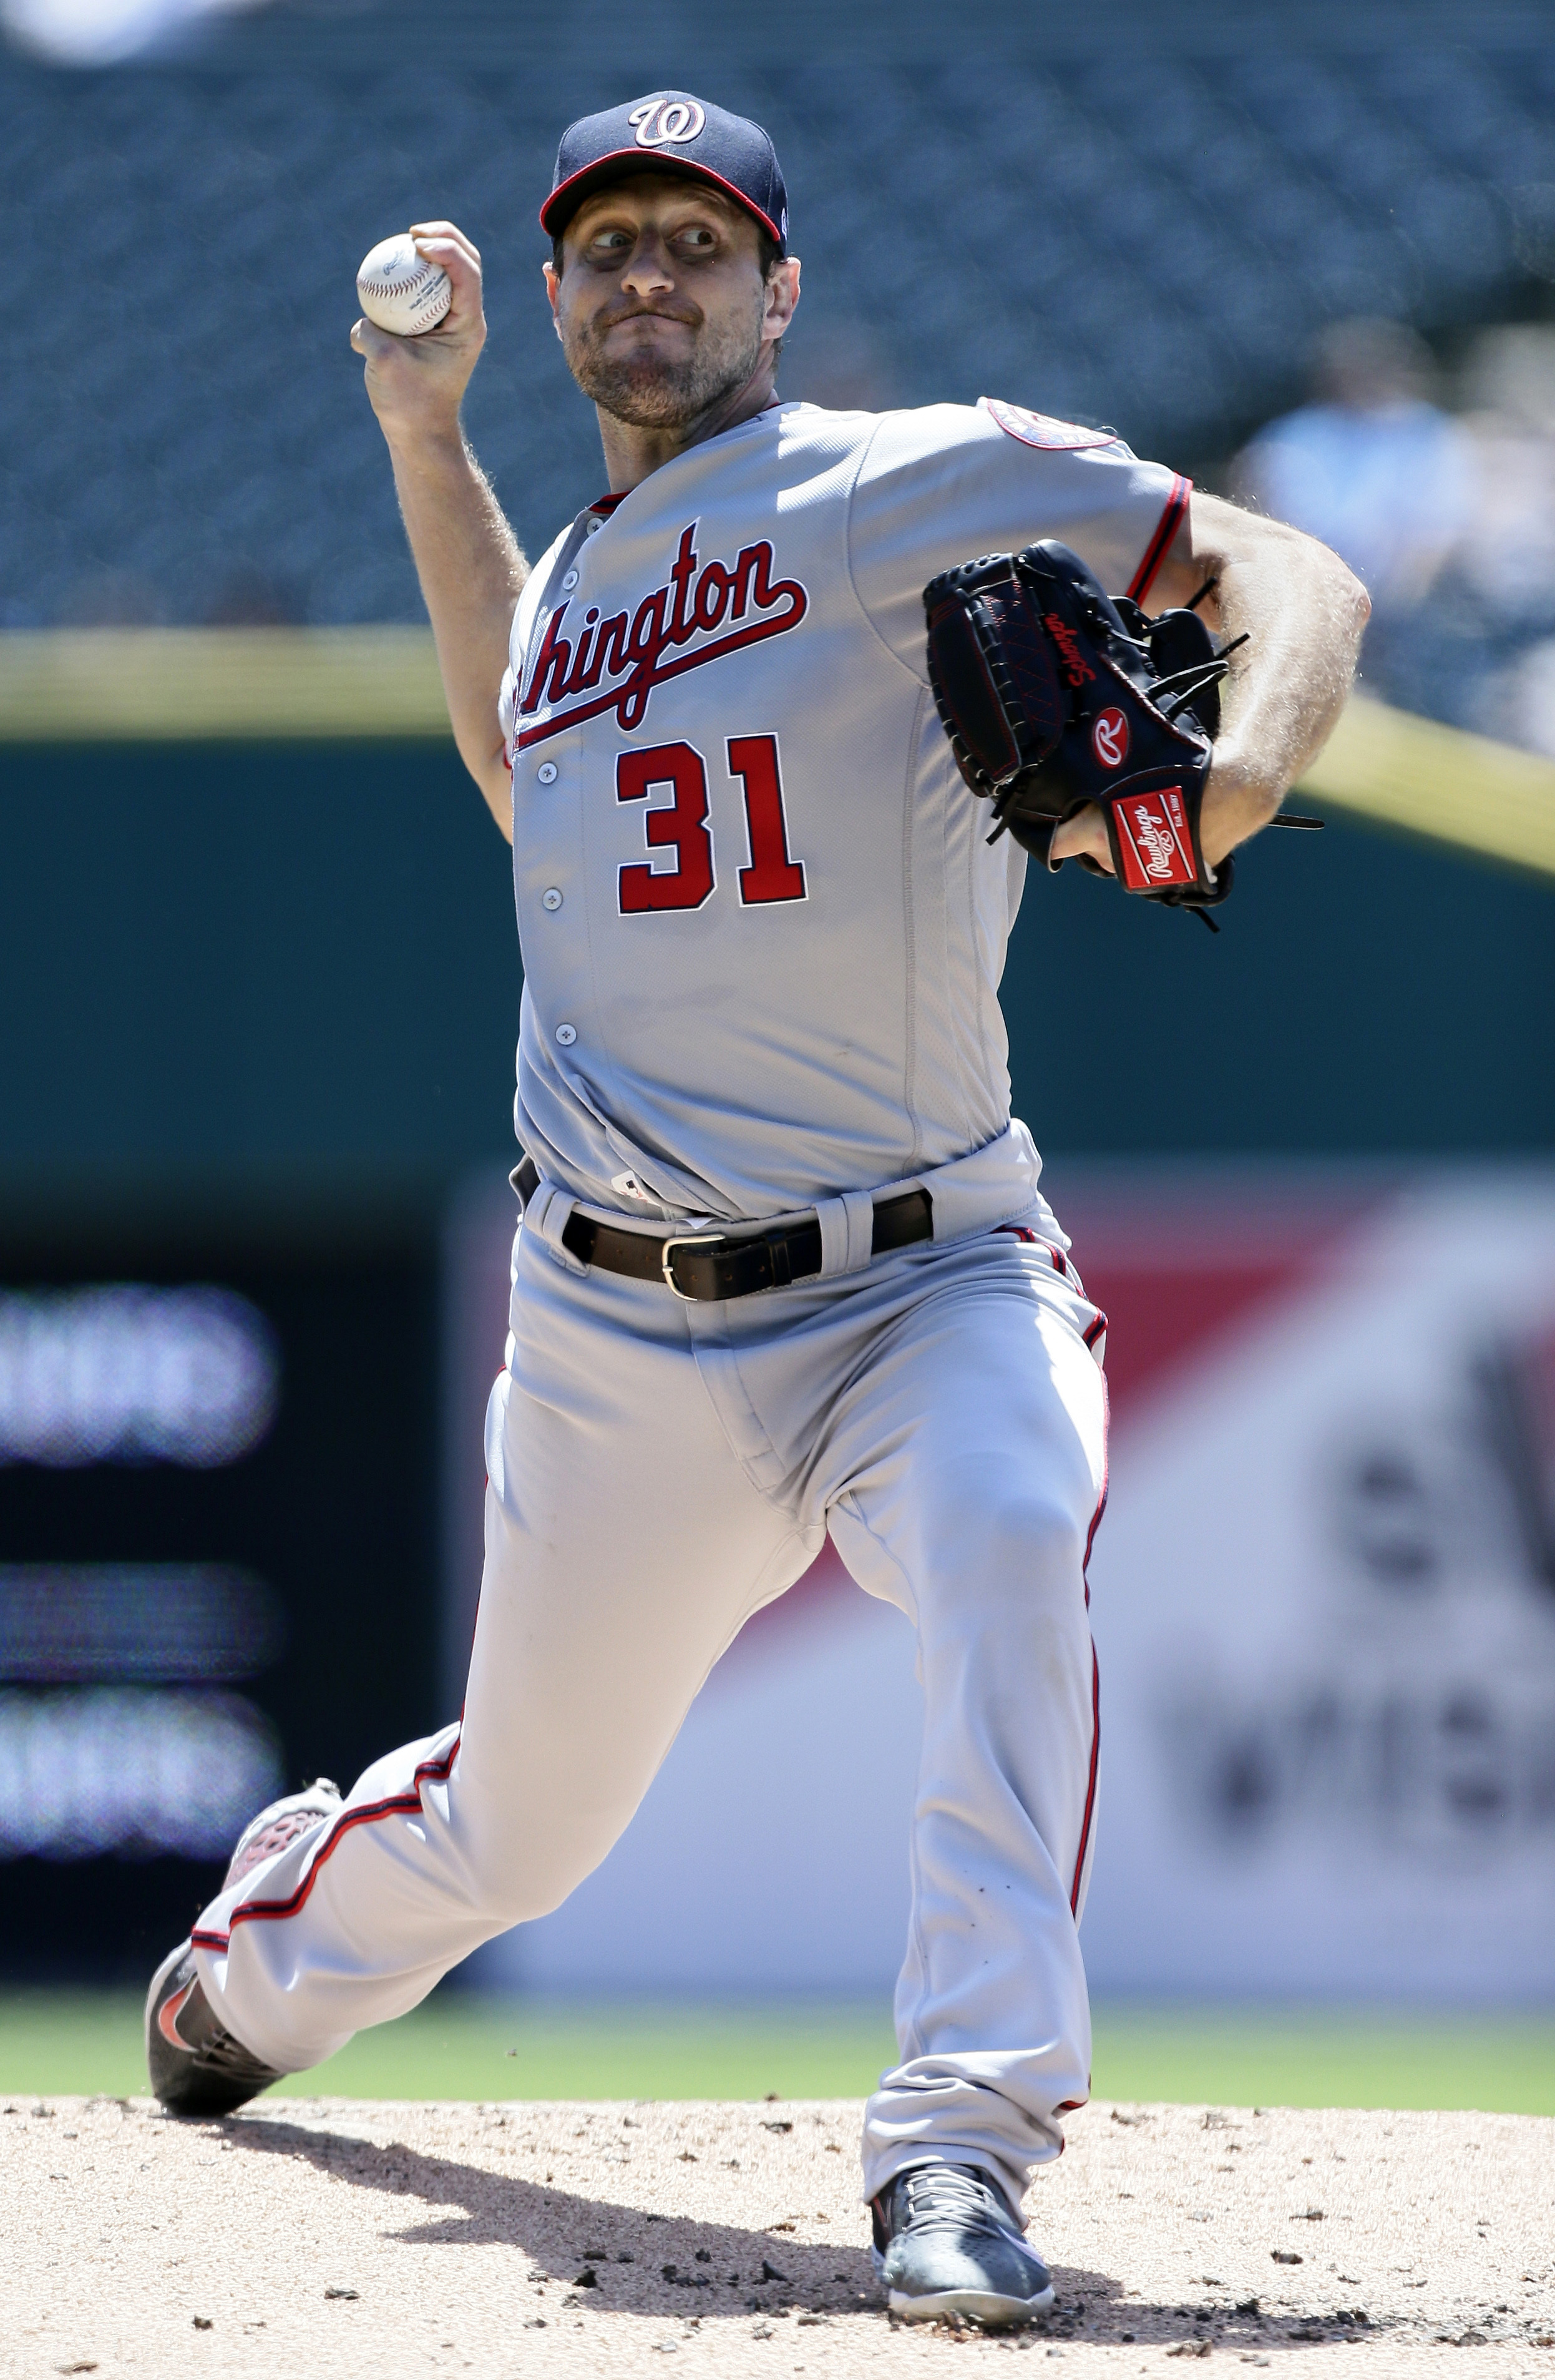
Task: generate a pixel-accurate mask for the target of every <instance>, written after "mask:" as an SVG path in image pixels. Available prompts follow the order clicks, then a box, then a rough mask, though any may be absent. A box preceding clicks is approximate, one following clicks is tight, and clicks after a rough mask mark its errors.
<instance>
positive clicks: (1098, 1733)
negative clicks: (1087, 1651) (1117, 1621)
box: [1069, 1379, 1108, 1917]
mask: <svg viewBox="0 0 1555 2380" xmlns="http://www.w3.org/2000/svg"><path fill="white" fill-rule="evenodd" d="M1102 1394H1103V1398H1104V1397H1105V1395H1106V1382H1105V1380H1104V1379H1103V1384H1102ZM1105 1427H1106V1423H1105V1419H1104V1418H1103V1430H1104V1429H1105ZM1104 1446H1105V1440H1104V1439H1103V1449H1104ZM1107 1479H1108V1470H1107V1456H1106V1453H1105V1451H1103V1457H1102V1493H1101V1495H1100V1496H1099V1497H1098V1498H1097V1500H1096V1510H1095V1511H1094V1512H1092V1514H1091V1526H1090V1528H1089V1529H1088V1530H1087V1532H1086V1536H1085V1554H1084V1558H1083V1559H1082V1560H1081V1562H1080V1566H1079V1567H1080V1576H1081V1577H1082V1578H1083V1579H1084V1581H1085V1608H1086V1609H1087V1611H1089V1610H1090V1609H1091V1547H1092V1546H1093V1545H1094V1544H1095V1542H1096V1532H1097V1530H1098V1529H1099V1528H1100V1527H1101V1525H1102V1515H1103V1512H1105V1511H1106V1509H1107ZM1101 1751H1102V1665H1101V1663H1100V1662H1099V1661H1098V1660H1097V1658H1096V1639H1095V1637H1094V1636H1092V1638H1091V1773H1090V1775H1089V1777H1088V1778H1087V1779H1086V1785H1085V1815H1084V1817H1083V1818H1082V1819H1081V1821H1080V1829H1079V1852H1078V1853H1077V1855H1076V1858H1075V1876H1074V1882H1073V1883H1072V1884H1071V1885H1070V1887H1069V1913H1070V1915H1071V1916H1076V1917H1078V1916H1079V1886H1080V1878H1081V1877H1082V1876H1084V1874H1085V1854H1086V1852H1088V1851H1089V1850H1090V1848H1091V1819H1092V1817H1093V1816H1094V1815H1095V1810H1096V1767H1097V1762H1098V1760H1099V1758H1100V1756H1101Z"/></svg>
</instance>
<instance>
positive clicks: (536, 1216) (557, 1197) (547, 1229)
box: [524, 1180, 588, 1275]
mask: <svg viewBox="0 0 1555 2380" xmlns="http://www.w3.org/2000/svg"><path fill="white" fill-rule="evenodd" d="M577 1203H578V1202H577V1200H576V1199H575V1198H574V1197H573V1194H572V1192H571V1191H570V1190H562V1189H561V1188H559V1187H558V1185H557V1184H555V1183H554V1182H547V1181H544V1180H542V1181H541V1183H540V1184H539V1187H538V1188H537V1189H536V1192H535V1195H534V1196H533V1197H532V1198H531V1199H530V1200H529V1203H528V1205H527V1206H526V1207H525V1208H524V1230H525V1231H526V1232H533V1233H535V1234H536V1238H538V1239H540V1240H543V1241H544V1243H545V1245H546V1246H547V1247H548V1249H549V1251H550V1253H551V1255H552V1256H553V1257H555V1258H556V1261H557V1263H558V1264H560V1265H565V1267H566V1268H567V1270H568V1271H569V1272H575V1273H578V1274H579V1275H582V1274H585V1273H586V1272H587V1270H588V1267H587V1266H586V1265H585V1264H580V1263H579V1262H578V1259H577V1257H575V1256H574V1255H573V1251H572V1249H571V1248H569V1247H564V1246H563V1245H562V1240H561V1234H562V1233H563V1232H564V1231H565V1230H566V1228H567V1224H568V1221H569V1219H570V1218H571V1216H572V1212H573V1208H574V1207H575V1206H576V1205H577Z"/></svg>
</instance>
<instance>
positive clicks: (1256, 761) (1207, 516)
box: [1162, 495, 1370, 867]
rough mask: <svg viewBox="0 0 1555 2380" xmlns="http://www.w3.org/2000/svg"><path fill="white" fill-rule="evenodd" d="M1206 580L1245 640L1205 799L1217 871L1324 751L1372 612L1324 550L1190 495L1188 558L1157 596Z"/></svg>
mask: <svg viewBox="0 0 1555 2380" xmlns="http://www.w3.org/2000/svg"><path fill="white" fill-rule="evenodd" d="M1209 577H1213V578H1214V580H1215V582H1216V584H1215V590H1214V596H1213V598H1212V601H1213V604H1214V607H1215V614H1216V615H1217V616H1216V617H1215V625H1217V626H1218V628H1219V630H1220V632H1221V635H1222V637H1223V638H1229V637H1240V636H1244V635H1245V636H1246V637H1248V643H1247V644H1246V645H1244V646H1243V647H1242V648H1241V650H1239V651H1238V652H1236V653H1235V654H1234V655H1233V656H1232V659H1231V675H1230V677H1229V679H1228V680H1227V683H1226V686H1225V693H1224V723H1223V726H1222V729H1221V734H1220V736H1219V738H1218V740H1217V742H1216V745H1215V757H1214V764H1213V766H1212V768H1211V771H1210V778H1209V782H1208V784H1207V785H1206V787H1205V791H1204V807H1203V811H1202V818H1201V827H1200V832H1201V834H1202V837H1203V843H1204V854H1205V857H1206V858H1207V859H1208V860H1209V862H1210V865H1211V867H1213V866H1214V865H1215V864H1216V862H1217V861H1219V860H1221V859H1223V858H1224V856H1225V855H1226V853H1227V852H1228V851H1230V850H1232V849H1233V848H1234V847H1235V846H1236V844H1239V843H1242V842H1245V841H1246V840H1247V838H1248V835H1250V834H1255V833H1256V832H1258V830H1259V828H1260V827H1261V826H1266V825H1267V824H1268V822H1269V820H1271V819H1272V817H1273V815H1274V812H1275V811H1276V809H1278V807H1279V806H1280V802H1281V800H1282V798H1283V796H1284V795H1285V794H1286V793H1287V792H1288V791H1289V789H1290V787H1291V786H1292V785H1293V784H1294V783H1296V779H1297V778H1298V777H1299V776H1300V774H1301V772H1302V771H1303V770H1304V769H1305V768H1306V767H1307V765H1308V761H1310V760H1311V759H1313V758H1314V756H1315V755H1316V754H1317V753H1318V752H1319V751H1320V748H1321V747H1322V745H1323V744H1324V742H1325V741H1326V740H1327V738H1328V735H1330V733H1331V731H1332V727H1333V725H1334V722H1335V721H1336V720H1337V719H1338V717H1339V714H1340V712H1341V710H1343V709H1344V702H1345V699H1346V698H1347V696H1348V694H1349V691H1350V684H1351V680H1352V678H1353V677H1354V675H1355V667H1356V653H1357V651H1358V650H1359V647H1360V639H1361V632H1362V630H1363V629H1364V627H1365V625H1366V622H1367V615H1368V611H1369V609H1370V606H1369V604H1368V601H1367V595H1366V590H1365V589H1364V588H1363V587H1362V586H1361V584H1360V582H1359V580H1358V579H1356V577H1353V576H1352V574H1351V573H1350V572H1349V571H1348V570H1347V569H1346V568H1345V566H1344V564H1343V563H1342V562H1341V561H1340V559H1339V557H1338V555H1337V554H1334V553H1330V551H1329V549H1328V548H1327V546H1324V545H1320V544H1318V542H1317V541H1316V540H1315V539H1313V538H1309V537H1304V536H1302V535H1301V533H1300V532H1299V531H1298V530H1296V529H1290V528H1282V527H1281V526H1280V525H1279V524H1278V523H1277V522H1273V521H1267V520H1263V519H1260V518H1259V517H1258V516H1256V515H1253V514H1248V513H1244V512H1239V511H1237V510H1236V507H1235V506H1234V505H1231V504H1222V503H1220V502H1219V501H1218V500H1217V499H1216V498H1214V497H1200V496H1197V495H1196V496H1195V497H1194V499H1193V520H1192V547H1191V552H1190V553H1187V554H1185V555H1182V556H1180V557H1174V565H1173V571H1172V576H1171V579H1170V581H1169V583H1168V584H1167V585H1166V586H1165V587H1163V589H1162V594H1163V598H1164V600H1165V601H1169V602H1171V601H1175V602H1182V601H1186V600H1187V598H1188V597H1190V596H1191V595H1192V594H1193V593H1194V592H1196V590H1197V588H1198V586H1199V585H1201V584H1202V582H1203V580H1204V579H1205V578H1209ZM1190 578H1191V579H1192V580H1193V581H1194V584H1193V585H1192V586H1189V585H1188V584H1187V581H1188V579H1190Z"/></svg>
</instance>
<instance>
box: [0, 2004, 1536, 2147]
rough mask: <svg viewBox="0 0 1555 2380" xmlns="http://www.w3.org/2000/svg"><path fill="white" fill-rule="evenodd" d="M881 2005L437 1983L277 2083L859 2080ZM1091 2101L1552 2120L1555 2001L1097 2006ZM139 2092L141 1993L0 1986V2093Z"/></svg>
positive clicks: (306, 2088) (847, 2086)
mask: <svg viewBox="0 0 1555 2380" xmlns="http://www.w3.org/2000/svg"><path fill="white" fill-rule="evenodd" d="M892 2056H893V2050H892V2043H891V2033H890V2022H889V2017H888V2015H887V2012H886V2010H885V2009H884V2008H883V2007H879V2006H875V2005H874V2004H858V2003H854V2004H850V2005H843V2006H838V2007H821V2006H813V2005H810V2004H806V2003H799V2004H790V2005H789V2006H787V2007H777V2008H771V2009H753V2008H728V2007H725V2008H698V2007H660V2006H642V2007H622V2006H619V2005H617V2006H609V2005H596V2006H592V2007H590V2006H586V2005H585V2006H582V2007H579V2006H574V2005H567V2006H562V2005H559V2004H557V2003H554V2002H551V2003H547V2002H535V2001H523V2002H513V2003H508V2002H502V2001H498V2000H490V1999H483V1998H477V1997H476V1996H475V1995H473V1994H463V1993H459V1992H456V1991H448V1992H441V1993H439V1994H436V1995H435V1996H434V1997H433V1998H432V1999H431V2000H429V2001H428V2004H427V2006H426V2007H425V2008H422V2009H418V2010H416V2011H415V2012H414V2013H413V2014H412V2015H410V2016H407V2017H402V2018H401V2020H400V2021H399V2022H398V2023H397V2024H390V2025H381V2026H380V2027H378V2028H376V2029H375V2030H374V2031H373V2032H371V2033H365V2034H358V2035H357V2037H356V2040H355V2041H353V2042H352V2043H350V2044H349V2046H347V2047H346V2048H344V2049H343V2050H342V2051H341V2053H340V2055H339V2057H338V2058H331V2059H330V2061H329V2063H328V2064H327V2065H324V2066H320V2067H317V2068H315V2069H314V2070H313V2071H312V2072H311V2073H309V2074H304V2075H298V2076H296V2077H295V2078H294V2079H292V2080H290V2081H288V2082H285V2083H282V2084H281V2085H280V2086H279V2087H280V2090H281V2091H282V2092H283V2093H290V2094H293V2095H304V2096H306V2095H315V2094H316V2095H320V2096H328V2097H338V2098H362V2099H547V2098H557V2099H693V2098H696V2099H703V2098H706V2099H759V2098H763V2097H765V2095H766V2094H767V2093H768V2092H774V2091H775V2092H777V2093H778V2095H779V2096H780V2097H782V2098H785V2099H797V2098H831V2097H850V2096H856V2095H862V2093H864V2092H866V2091H868V2090H869V2088H870V2087H871V2085H872V2083H874V2078H875V2076H876V2075H877V2074H878V2073H879V2071H880V2070H881V2068H882V2067H883V2066H885V2065H886V2064H887V2063H889V2061H890V2059H891V2058H892ZM1093 2081H1094V2087H1095V2092H1096V2095H1097V2097H1098V2098H1104V2099H1177V2100H1187V2101H1190V2102H1195V2101H1209V2102H1211V2103H1214V2104H1218V2105H1221V2106H1226V2107H1231V2106H1239V2107H1250V2106H1257V2107H1481V2108H1486V2109H1491V2110H1500V2109H1504V2110H1506V2111H1508V2112H1511V2113H1513V2114H1523V2115H1539V2116H1555V2015H1549V2016H1528V2017H1511V2016H1509V2017H1499V2016H1484V2015H1472V2016H1462V2017H1457V2016H1440V2017H1416V2016H1404V2015H1398V2014H1394V2013H1377V2012H1374V2011H1368V2012H1351V2011H1344V2010H1299V2009H1285V2010H1249V2009H1239V2010H1211V2009H1204V2008H1192V2009H1159V2008H1156V2009H1141V2008H1131V2007H1112V2008H1108V2007H1103V2008H1101V2009H1098V2010H1097V2011H1096V2052H1095V2069H1094V2075H1093ZM145 2088H146V2081H145V2069H144V2066H143V2064H142V2061H141V2050H140V2009H139V2001H138V2000H136V1999H132V1998H127V1997H125V1996H124V1995H122V1994H117V1993H106V1992H104V1993H95V1994H88V1993H79V1992H53V1993H39V1992H34V1993H18V1994H14V1995H11V1996H9V1997H0V2094H9V2095H13V2096H17V2095H26V2094H29V2093H30V2094H34V2095H36V2094H40V2093H49V2092H60V2093H64V2092H106V2093H113V2094H119V2095H123V2094H133V2093H141V2092H144V2090H145Z"/></svg>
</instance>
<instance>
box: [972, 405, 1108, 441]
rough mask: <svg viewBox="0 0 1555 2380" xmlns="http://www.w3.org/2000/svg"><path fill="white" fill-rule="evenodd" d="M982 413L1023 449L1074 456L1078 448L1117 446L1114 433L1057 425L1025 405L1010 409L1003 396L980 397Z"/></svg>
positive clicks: (1076, 424) (1075, 424) (1071, 424)
mask: <svg viewBox="0 0 1555 2380" xmlns="http://www.w3.org/2000/svg"><path fill="white" fill-rule="evenodd" d="M977 402H978V405H979V407H980V408H981V410H982V412H984V413H986V414H989V415H990V416H991V417H992V418H993V419H994V420H995V421H996V422H997V423H998V425H999V427H1000V429H1001V430H1003V431H1006V432H1007V434H1008V436H1010V437H1011V438H1019V441H1020V443H1021V444H1022V446H1040V447H1043V449H1044V450H1046V451H1048V452H1050V453H1054V454H1066V453H1069V452H1072V451H1073V449H1074V448H1075V447H1077V446H1115V445H1116V443H1117V432H1116V431H1115V430H1087V429H1086V428H1085V427H1084V425H1083V424H1082V423H1080V422H1079V421H1055V419H1054V418H1053V416H1052V415H1051V414H1050V413H1031V412H1028V410H1027V408H1026V407H1025V406H1023V405H1007V404H1006V402H1005V400H1004V398H1003V397H1002V396H980V397H979V398H978V400H977Z"/></svg>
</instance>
